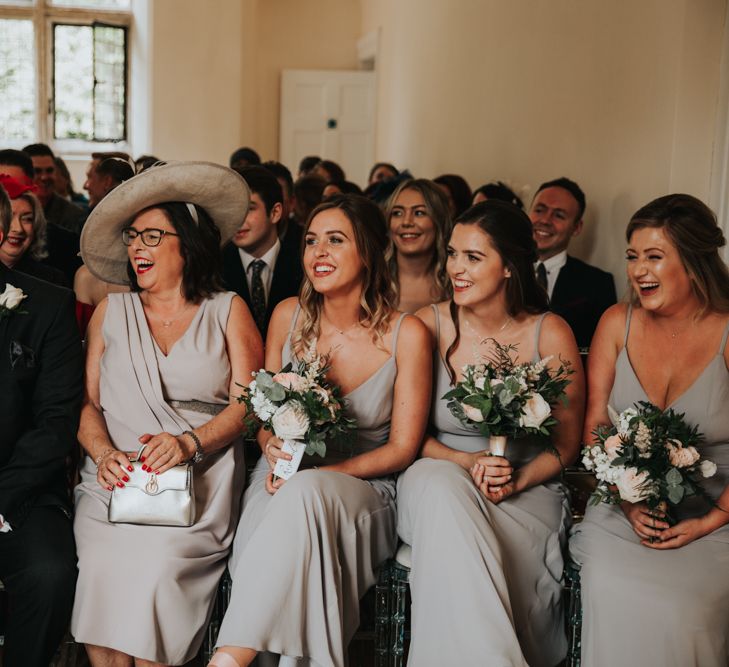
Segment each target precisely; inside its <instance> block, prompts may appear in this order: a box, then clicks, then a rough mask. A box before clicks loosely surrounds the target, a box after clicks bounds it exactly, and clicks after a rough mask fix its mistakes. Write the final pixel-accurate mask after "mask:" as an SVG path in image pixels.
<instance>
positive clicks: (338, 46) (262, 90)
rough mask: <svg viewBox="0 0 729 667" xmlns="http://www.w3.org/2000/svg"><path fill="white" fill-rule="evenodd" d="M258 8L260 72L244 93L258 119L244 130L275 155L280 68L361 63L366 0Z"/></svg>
mask: <svg viewBox="0 0 729 667" xmlns="http://www.w3.org/2000/svg"><path fill="white" fill-rule="evenodd" d="M364 1H365V2H367V0H364ZM256 11H257V14H256V24H255V26H256V29H255V35H253V40H254V44H255V53H254V54H253V61H252V62H253V69H254V72H255V74H254V78H253V80H252V81H250V82H249V81H247V83H252V84H253V85H252V86H251V87H250V88H247V89H246V91H245V94H244V98H245V100H246V101H245V104H246V105H251V107H252V108H253V109H254V110H255V120H254V122H253V123H252V124H250V125H244V126H243V131H242V136H243V137H244V143H245V142H249V143H250V144H251V145H253V146H255V148H256V149H257V150H258V151H259V152H260V154H261V157H262V158H263V159H269V160H270V159H275V158H277V156H278V143H279V115H280V114H279V104H280V96H281V71H282V70H284V69H357V40H358V39H359V37H360V35H361V5H360V0H305V1H304V2H302V0H261V1H259V2H258V3H257V8H256ZM247 66H248V63H247ZM287 166H289V168H291V169H292V170H293V169H295V168H296V167H297V166H298V165H287Z"/></svg>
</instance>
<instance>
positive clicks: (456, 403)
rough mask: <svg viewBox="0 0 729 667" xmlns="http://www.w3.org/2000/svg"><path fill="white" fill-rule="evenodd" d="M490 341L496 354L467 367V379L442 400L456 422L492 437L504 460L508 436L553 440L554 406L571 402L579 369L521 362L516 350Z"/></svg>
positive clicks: (543, 361) (494, 450)
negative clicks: (574, 376) (568, 392)
mask: <svg viewBox="0 0 729 667" xmlns="http://www.w3.org/2000/svg"><path fill="white" fill-rule="evenodd" d="M491 340H492V342H493V345H494V351H493V352H492V354H491V355H490V356H489V357H487V358H486V359H485V360H484V362H483V363H480V364H473V365H468V366H464V368H463V379H462V380H461V381H460V382H458V383H457V384H456V386H455V387H454V388H453V389H451V390H450V391H449V392H448V393H447V394H445V396H443V398H444V399H446V400H447V401H448V408H449V409H450V411H451V412H452V413H453V415H454V416H455V417H456V418H457V419H459V420H460V421H461V422H462V423H463V424H464V425H467V426H476V427H477V428H478V430H479V431H480V432H481V434H482V435H484V436H485V437H487V438H489V441H490V442H489V449H490V451H491V453H492V454H496V455H498V456H503V454H504V447H505V444H506V438H507V437H513V438H518V437H522V436H526V435H543V436H549V434H550V432H551V429H552V428H553V427H554V425H555V424H556V423H557V420H556V419H555V418H554V416H553V415H552V408H553V407H554V406H555V405H556V404H557V402H558V401H561V402H563V403H566V400H567V397H566V394H565V388H566V387H567V385H568V384H569V383H570V380H569V376H570V375H571V374H572V373H573V372H574V371H573V370H572V369H571V368H570V364H569V362H561V363H560V366H559V368H557V369H556V370H553V371H551V370H549V368H548V367H547V364H548V363H549V361H550V360H551V357H546V358H544V359H541V360H540V361H537V362H529V363H521V364H517V363H516V362H515V361H514V357H513V355H514V353H515V352H516V346H514V345H501V344H500V343H498V342H497V341H495V340H493V339H491Z"/></svg>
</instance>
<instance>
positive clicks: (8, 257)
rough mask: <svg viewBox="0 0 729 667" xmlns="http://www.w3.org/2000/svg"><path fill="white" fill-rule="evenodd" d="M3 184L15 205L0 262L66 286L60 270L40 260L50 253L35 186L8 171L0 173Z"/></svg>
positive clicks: (44, 222)
mask: <svg viewBox="0 0 729 667" xmlns="http://www.w3.org/2000/svg"><path fill="white" fill-rule="evenodd" d="M0 185H1V186H2V187H3V188H5V190H6V192H7V193H8V196H9V197H10V203H11V205H12V208H13V217H12V219H11V221H10V228H9V230H8V234H7V236H6V237H5V239H4V241H3V242H2V243H0V262H2V263H3V264H4V265H5V266H6V267H7V268H9V269H14V270H15V271H20V273H26V274H28V275H29V276H34V277H36V278H40V279H41V280H45V281H46V282H49V283H53V284H55V285H61V286H62V287H67V286H68V285H67V284H66V278H65V276H64V275H63V273H62V272H61V271H59V270H58V269H54V268H53V267H52V266H48V265H46V264H43V263H41V261H40V260H42V259H45V258H46V257H48V251H47V249H46V218H45V216H44V215H43V207H42V206H41V204H40V201H38V197H36V195H35V190H36V188H35V186H34V185H32V184H24V183H21V182H20V181H18V180H16V179H14V178H11V177H10V176H8V175H7V174H0Z"/></svg>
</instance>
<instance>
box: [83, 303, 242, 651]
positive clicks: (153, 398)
mask: <svg viewBox="0 0 729 667" xmlns="http://www.w3.org/2000/svg"><path fill="white" fill-rule="evenodd" d="M234 296H235V295H234V294H233V293H232V292H227V293H220V294H216V295H215V296H214V297H212V298H210V299H207V300H205V301H203V303H202V305H201V306H200V308H199V309H198V311H197V313H196V314H195V317H194V318H193V320H192V322H191V324H190V326H189V327H188V329H187V330H186V332H185V334H184V335H183V336H182V338H181V339H180V340H178V341H177V342H176V343H175V345H174V346H173V347H172V349H171V350H170V351H169V354H168V355H167V356H166V357H165V356H164V355H163V354H162V352H161V351H160V349H159V347H158V346H157V344H156V342H155V341H154V339H153V337H152V334H151V333H150V331H149V327H148V326H147V321H146V319H145V316H144V311H143V309H142V304H141V301H140V300H139V295H138V294H110V295H109V303H108V307H107V310H106V315H105V318H104V323H103V336H104V342H105V350H104V354H103V356H102V359H101V378H100V398H101V407H102V412H103V415H104V419H105V421H106V426H107V429H108V431H109V435H110V436H111V440H112V442H113V443H114V445H115V446H116V447H117V448H118V449H121V450H123V451H136V450H137V449H138V448H139V443H138V442H137V438H138V437H139V436H140V435H142V434H143V433H152V434H155V433H160V432H162V431H167V432H170V433H174V434H179V433H181V432H182V431H183V430H186V429H190V428H196V427H198V426H201V425H202V424H204V423H205V422H207V421H209V420H210V419H211V418H212V417H213V416H214V415H215V414H216V413H218V412H220V410H222V409H223V408H225V406H226V405H228V395H229V387H230V374H231V369H230V362H229V360H228V356H227V352H226V346H225V328H226V325H227V321H228V315H229V313H230V304H231V301H232V299H233V297H234ZM163 474H164V473H163ZM193 474H194V486H195V500H196V515H197V519H196V521H195V524H194V525H193V526H191V527H190V528H180V527H165V526H137V525H131V524H113V523H109V522H108V520H107V511H108V506H109V498H110V496H111V493H110V492H109V491H106V490H105V489H103V488H102V487H100V486H99V484H98V483H97V481H96V466H95V465H94V463H93V461H91V460H90V459H89V458H88V457H87V458H86V459H85V461H84V464H83V468H82V471H81V484H79V485H78V486H77V487H76V491H75V496H76V516H75V521H74V532H75V535H76V543H77V546H78V558H79V577H78V585H77V588H76V599H75V603H74V608H73V618H72V621H71V632H72V633H73V635H74V637H75V638H76V641H78V642H84V643H89V644H95V645H98V646H105V647H108V648H113V649H116V650H118V651H123V652H124V653H127V654H129V655H132V656H135V657H138V658H143V659H145V660H152V661H156V662H161V663H164V664H169V665H181V664H184V663H185V662H187V661H189V660H190V659H192V658H193V657H194V656H195V654H196V653H197V651H198V649H199V648H200V644H201V642H202V639H203V635H204V632H205V628H206V626H207V623H208V620H209V617H210V614H211V612H212V603H213V598H214V595H215V591H216V588H217V584H218V580H219V579H220V576H221V575H222V573H223V570H224V568H225V562H226V559H227V556H228V551H229V548H230V545H231V542H232V540H233V531H234V529H235V525H236V521H237V517H238V508H239V504H240V497H241V493H242V489H243V485H244V483H245V466H244V464H243V450H242V446H241V443H240V442H238V441H236V443H234V445H233V446H229V447H226V448H224V449H222V450H219V451H217V452H215V453H214V454H211V455H210V456H208V457H206V458H205V459H204V460H203V461H202V462H201V463H199V464H197V465H195V468H194V473H193Z"/></svg>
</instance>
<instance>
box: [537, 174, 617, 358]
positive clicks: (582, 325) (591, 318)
mask: <svg viewBox="0 0 729 667" xmlns="http://www.w3.org/2000/svg"><path fill="white" fill-rule="evenodd" d="M584 212H585V194H584V192H582V190H581V189H580V186H579V185H577V183H575V182H574V181H571V180H570V179H568V178H564V177H563V178H558V179H555V180H553V181H547V182H546V183H542V185H540V186H539V189H538V190H537V194H536V195H535V196H534V201H532V205H531V209H530V211H529V218H530V219H531V221H532V228H533V230H534V240H535V241H536V243H537V252H538V254H539V261H538V262H537V265H536V266H535V270H536V272H537V281H538V282H539V283H540V284H541V285H542V286H543V287H544V288H545V289H546V290H547V294H549V303H550V308H551V310H552V311H553V312H555V313H557V315H560V316H561V317H563V318H564V319H565V320H566V321H567V323H568V324H569V325H570V326H571V327H572V331H573V332H574V334H575V338H576V339H577V345H578V346H579V347H582V348H586V347H589V346H590V341H591V340H592V334H593V333H595V328H596V327H597V323H598V321H599V320H600V317H601V316H602V314H603V313H604V312H605V310H606V309H607V308H609V307H610V306H612V305H613V304H614V303H615V301H616V294H615V281H614V280H613V276H612V274H610V273H607V272H606V271H602V270H600V269H598V268H597V267H595V266H590V265H589V264H586V263H585V262H583V261H581V260H579V259H577V258H575V257H571V256H570V255H568V254H567V247H568V246H569V243H570V240H571V239H572V238H573V237H575V236H577V235H578V234H579V233H580V232H581V231H582V225H583V221H582V216H583V214H584Z"/></svg>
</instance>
